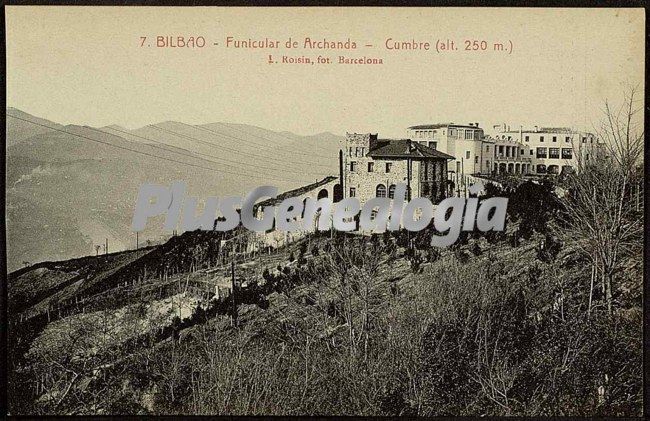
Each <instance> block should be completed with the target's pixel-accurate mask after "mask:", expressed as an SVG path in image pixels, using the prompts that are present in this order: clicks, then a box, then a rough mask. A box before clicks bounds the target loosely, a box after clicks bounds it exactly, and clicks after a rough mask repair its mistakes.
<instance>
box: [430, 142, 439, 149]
mask: <svg viewBox="0 0 650 421" xmlns="http://www.w3.org/2000/svg"><path fill="white" fill-rule="evenodd" d="M429 147H430V148H431V149H436V148H437V147H438V142H429Z"/></svg>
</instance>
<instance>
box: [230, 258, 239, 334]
mask: <svg viewBox="0 0 650 421" xmlns="http://www.w3.org/2000/svg"><path fill="white" fill-rule="evenodd" d="M230 273H231V287H232V293H231V294H230V296H231V297H232V325H233V326H234V327H237V301H236V300H235V258H234V257H233V260H232V261H231V266H230Z"/></svg>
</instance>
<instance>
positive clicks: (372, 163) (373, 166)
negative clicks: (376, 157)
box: [368, 162, 375, 172]
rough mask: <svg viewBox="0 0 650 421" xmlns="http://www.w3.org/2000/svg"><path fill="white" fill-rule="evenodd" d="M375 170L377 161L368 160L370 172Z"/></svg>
mask: <svg viewBox="0 0 650 421" xmlns="http://www.w3.org/2000/svg"><path fill="white" fill-rule="evenodd" d="M374 170H375V163H374V162H368V172H373V171H374Z"/></svg>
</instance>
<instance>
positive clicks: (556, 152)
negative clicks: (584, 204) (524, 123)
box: [495, 125, 603, 174]
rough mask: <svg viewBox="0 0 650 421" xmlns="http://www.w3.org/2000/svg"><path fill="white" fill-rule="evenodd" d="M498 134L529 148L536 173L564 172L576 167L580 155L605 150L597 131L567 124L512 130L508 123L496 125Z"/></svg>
mask: <svg viewBox="0 0 650 421" xmlns="http://www.w3.org/2000/svg"><path fill="white" fill-rule="evenodd" d="M495 129H497V131H496V134H495V137H496V138H497V139H499V140H501V141H504V140H506V141H515V142H517V143H518V144H520V145H523V146H526V147H527V148H528V152H527V153H528V155H529V157H530V158H531V160H532V164H533V167H532V168H533V171H532V173H534V174H560V173H561V172H562V171H571V170H575V169H576V167H577V160H578V158H580V157H581V158H582V159H583V160H585V161H586V160H589V159H592V158H596V157H597V155H598V154H599V153H601V152H602V150H603V145H602V143H599V141H598V139H597V138H596V136H595V135H594V134H593V133H589V132H581V131H576V130H572V129H569V128H566V127H537V126H535V127H534V128H533V129H524V128H523V127H520V128H519V130H510V127H506V126H505V125H501V126H496V127H495Z"/></svg>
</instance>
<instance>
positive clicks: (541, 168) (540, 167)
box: [537, 164, 546, 174]
mask: <svg viewBox="0 0 650 421" xmlns="http://www.w3.org/2000/svg"><path fill="white" fill-rule="evenodd" d="M537 174H546V165H544V164H538V165H537Z"/></svg>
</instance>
